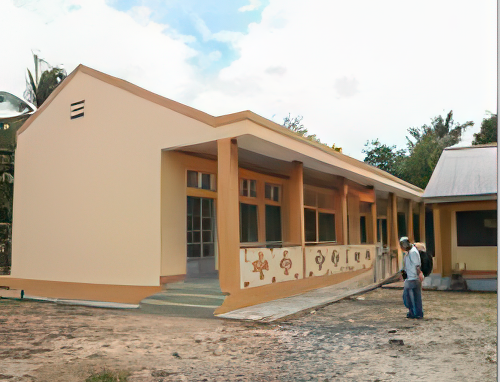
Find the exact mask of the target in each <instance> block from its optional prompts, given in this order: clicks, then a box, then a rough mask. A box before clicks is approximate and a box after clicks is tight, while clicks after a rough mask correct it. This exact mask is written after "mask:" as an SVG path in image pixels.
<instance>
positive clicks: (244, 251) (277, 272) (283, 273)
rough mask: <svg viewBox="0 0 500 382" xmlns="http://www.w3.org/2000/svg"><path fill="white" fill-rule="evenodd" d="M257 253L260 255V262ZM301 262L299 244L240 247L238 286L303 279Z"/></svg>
mask: <svg viewBox="0 0 500 382" xmlns="http://www.w3.org/2000/svg"><path fill="white" fill-rule="evenodd" d="M259 254H261V256H262V259H261V262H260V263H259V260H260V259H259ZM254 263H255V265H254ZM303 264H304V262H303V255H302V247H300V246H297V247H284V248H274V249H270V248H241V249H240V275H241V277H240V279H241V285H240V287H241V289H246V288H253V287H257V286H262V285H267V284H272V283H274V282H277V283H279V282H283V281H292V280H299V279H303V278H304V268H303ZM261 269H262V278H261ZM273 280H274V281H273Z"/></svg>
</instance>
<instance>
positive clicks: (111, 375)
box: [85, 370, 128, 382]
mask: <svg viewBox="0 0 500 382" xmlns="http://www.w3.org/2000/svg"><path fill="white" fill-rule="evenodd" d="M127 377H128V373H127V372H119V373H115V372H112V371H108V370H105V371H102V372H100V373H96V374H92V375H91V376H90V377H88V378H87V379H86V380H85V382H126V381H127Z"/></svg>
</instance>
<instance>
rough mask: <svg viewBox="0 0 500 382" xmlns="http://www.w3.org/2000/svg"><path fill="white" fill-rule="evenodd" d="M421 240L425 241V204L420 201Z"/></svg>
mask: <svg viewBox="0 0 500 382" xmlns="http://www.w3.org/2000/svg"><path fill="white" fill-rule="evenodd" d="M419 207H420V212H419V218H420V227H419V228H420V242H422V243H425V204H424V203H420V206H419Z"/></svg>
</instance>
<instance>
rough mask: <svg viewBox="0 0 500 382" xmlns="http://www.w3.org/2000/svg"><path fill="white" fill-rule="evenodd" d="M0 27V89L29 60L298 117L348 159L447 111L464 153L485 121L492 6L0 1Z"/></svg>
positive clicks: (336, 0) (493, 81)
mask: <svg viewBox="0 0 500 382" xmlns="http://www.w3.org/2000/svg"><path fill="white" fill-rule="evenodd" d="M0 25H2V29H3V31H4V33H3V38H2V49H1V51H0V91H2V90H3V91H8V92H11V93H13V94H15V95H17V96H22V94H23V92H24V89H25V86H26V82H25V78H26V68H30V69H31V70H33V67H34V65H33V58H32V51H33V52H36V53H37V54H39V56H40V57H42V58H44V59H45V60H46V61H47V62H49V63H50V64H51V65H54V66H63V67H64V68H65V69H66V70H67V72H68V73H70V72H71V71H72V70H73V69H75V68H76V66H77V65H79V64H84V65H86V66H90V67H92V68H94V69H97V70H99V71H102V72H104V73H107V74H110V75H112V76H116V77H119V78H122V79H124V80H127V81H129V82H132V83H134V84H136V85H138V86H141V87H143V88H145V89H147V90H149V91H152V92H154V93H157V94H160V95H162V96H164V97H167V98H170V99H173V100H175V101H178V102H181V103H184V104H186V105H189V106H191V107H194V108H197V109H199V110H202V111H204V112H207V113H209V114H211V115H215V116H217V115H223V114H229V113H234V112H238V111H242V110H251V111H253V112H255V113H257V114H259V115H261V116H263V117H265V118H268V119H270V120H273V121H274V122H277V123H280V124H282V123H283V118H284V117H286V116H288V115H289V114H290V115H291V116H292V117H295V116H302V117H303V120H302V122H303V124H304V126H305V127H306V128H307V129H308V130H309V133H311V134H316V135H317V137H319V138H320V139H321V141H322V142H324V143H327V144H329V145H330V146H331V145H332V144H335V146H340V147H342V149H343V152H344V154H347V155H350V156H352V157H354V158H356V159H360V160H362V159H363V158H364V154H363V153H362V150H363V149H364V148H365V146H364V145H365V143H366V142H367V141H368V140H370V141H371V140H374V139H377V138H378V139H379V140H380V141H381V142H382V143H386V144H389V145H396V146H398V148H404V147H405V144H406V138H405V137H406V135H407V129H408V128H410V127H419V126H422V125H424V124H430V122H431V119H432V118H433V117H436V116H438V115H443V117H444V116H445V115H446V114H447V113H448V112H449V111H450V110H453V115H454V120H455V121H456V122H460V123H464V122H466V121H470V120H471V121H474V123H475V126H474V127H473V128H470V129H469V130H468V131H467V132H466V133H465V135H464V143H470V142H471V140H472V134H473V133H475V132H478V131H479V128H480V125H481V121H482V120H483V118H485V117H487V116H488V114H487V111H489V112H493V113H496V112H497V84H498V81H497V3H496V1H495V0H481V1H474V0H421V1H418V2H414V1H411V2H410V1H401V0H377V1H373V0H308V1H302V0H1V1H0ZM5 31H7V33H5Z"/></svg>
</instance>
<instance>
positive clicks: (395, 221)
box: [389, 193, 402, 272]
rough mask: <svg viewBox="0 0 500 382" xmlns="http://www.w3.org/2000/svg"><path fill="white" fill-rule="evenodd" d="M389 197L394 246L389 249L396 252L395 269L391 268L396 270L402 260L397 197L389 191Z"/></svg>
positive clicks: (392, 242)
mask: <svg viewBox="0 0 500 382" xmlns="http://www.w3.org/2000/svg"><path fill="white" fill-rule="evenodd" d="M389 197H390V200H391V214H392V216H391V221H392V231H391V235H392V236H391V244H392V245H393V246H394V247H391V249H392V250H396V251H397V253H398V256H397V261H396V264H395V269H393V270H394V271H395V272H397V271H398V270H399V268H400V267H401V261H402V252H401V248H400V246H399V232H398V197H397V196H396V195H395V194H393V193H390V194H389Z"/></svg>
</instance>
